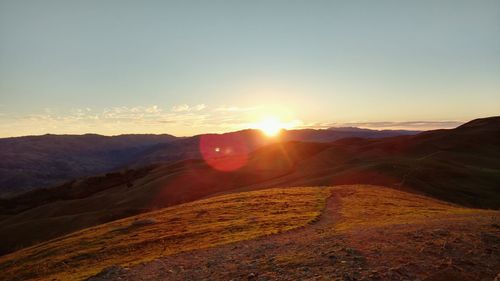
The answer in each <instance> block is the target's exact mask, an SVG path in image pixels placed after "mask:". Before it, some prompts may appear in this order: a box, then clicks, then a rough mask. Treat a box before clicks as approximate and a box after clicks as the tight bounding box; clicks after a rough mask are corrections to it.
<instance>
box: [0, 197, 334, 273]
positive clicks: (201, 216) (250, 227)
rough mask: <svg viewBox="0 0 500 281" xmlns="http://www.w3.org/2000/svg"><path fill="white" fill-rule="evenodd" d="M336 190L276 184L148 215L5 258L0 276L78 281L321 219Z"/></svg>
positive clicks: (1, 259) (2, 259)
mask: <svg viewBox="0 0 500 281" xmlns="http://www.w3.org/2000/svg"><path fill="white" fill-rule="evenodd" d="M329 194H330V191H329V189H322V188H287V189H269V190H261V191H254V192H245V193H238V194H230V195H225V196H220V197H215V198H209V199H205V200H200V201H196V202H192V203H188V204H183V205H178V206H175V207H171V208H167V209H163V210H159V211H156V212H151V213H146V214H141V215H138V216H134V217H130V218H126V219H122V220H118V221H115V222H111V223H107V224H103V225H100V226H96V227H92V228H87V229H84V230H82V231H79V232H75V233H73V234H70V235H67V236H64V237H61V238H58V239H54V240H51V241H48V242H45V243H41V244H38V245H36V246H33V247H29V248H25V249H22V250H19V251H17V252H14V253H12V254H9V255H6V256H3V257H0V272H2V276H0V278H3V279H6V280H16V279H22V280H27V279H29V280H78V279H84V278H86V277H89V276H91V275H93V274H95V273H97V272H99V271H101V270H102V269H103V268H105V267H108V266H111V265H115V264H118V265H123V266H130V265H133V264H138V263H142V262H147V261H151V260H153V259H156V258H158V257H161V256H166V255H171V254H175V253H179V252H184V251H189V250H193V249H201V248H207V247H213V246H216V245H221V244H225V243H231V242H236V241H241V240H246V239H252V238H255V237H258V236H262V235H269V234H274V233H278V232H282V231H287V230H290V229H293V228H297V227H300V226H304V225H306V224H307V223H309V222H311V221H313V220H315V219H317V218H318V216H319V214H320V213H321V210H322V208H323V207H324V205H325V201H326V198H327V197H328V196H329Z"/></svg>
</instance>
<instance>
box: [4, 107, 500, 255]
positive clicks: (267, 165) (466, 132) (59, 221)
mask: <svg viewBox="0 0 500 281" xmlns="http://www.w3.org/2000/svg"><path fill="white" fill-rule="evenodd" d="M247 133H249V132H247ZM200 137H201V136H200ZM230 139H231V138H230ZM498 139H500V117H492V118H485V119H479V120H473V121H471V122H469V123H467V124H464V125H462V126H460V127H458V128H455V129H449V130H434V131H427V132H422V133H420V134H417V135H407V136H395V137H390V138H382V139H363V138H359V137H355V138H344V139H340V140H337V141H334V142H326V143H325V142H323V143H321V142H299V141H285V142H275V143H272V144H269V145H266V146H262V147H259V148H257V149H256V150H255V151H253V152H251V153H250V154H249V155H248V158H247V159H246V163H245V165H243V166H242V167H240V168H238V169H236V170H234V171H231V172H224V171H219V170H217V169H214V168H213V167H212V166H210V165H209V164H208V163H207V162H206V161H204V160H202V159H192V160H182V161H178V162H175V163H170V164H168V163H167V164H155V165H146V166H141V167H137V168H133V169H129V170H127V171H121V172H113V173H108V174H103V175H100V176H94V177H87V178H81V179H79V180H76V181H70V182H66V183H65V184H63V185H60V186H57V187H53V188H48V189H37V190H33V191H30V192H27V193H25V194H22V195H20V196H16V197H14V198H11V199H0V226H1V227H0V240H2V241H5V242H6V243H5V244H4V245H2V247H0V255H1V254H2V253H6V252H10V251H12V250H13V249H16V248H18V247H21V246H26V245H30V244H32V243H35V242H40V241H45V240H47V239H51V238H54V237H57V236H60V235H62V234H66V233H70V232H73V231H76V230H78V229H82V228H85V227H89V226H93V225H97V224H101V223H105V222H108V221H112V220H116V219H119V218H124V217H128V216H131V215H134V214H138V213H143V212H147V211H151V210H156V209H160V208H164V207H168V206H174V205H177V204H181V203H185V202H191V201H194V200H198V199H200V198H206V197H210V196H214V195H217V194H223V193H233V192H240V191H250V190H258V189H265V188H270V187H294V186H332V185H343V184H371V185H382V186H386V187H391V188H394V189H402V190H406V191H411V192H413V193H419V194H424V195H427V196H431V197H434V198H437V199H441V200H444V201H448V202H452V203H455V204H460V205H463V206H470V207H479V208H493V209H499V208H500V185H499V183H500V169H499V167H500V143H499V142H498ZM187 140H189V141H192V142H195V143H196V141H195V140H196V139H191V138H188V139H187ZM221 143H222V142H221ZM227 147H229V148H230V147H231V146H230V144H229V145H228V146H227ZM220 148H221V149H225V148H226V147H220ZM156 149H157V148H155V149H154V150H156ZM224 160H225V159H221V161H224ZM40 229H45V230H46V231H45V232H44V234H43V235H42V234H41V233H40V231H39V230H40ZM12 233H17V234H16V236H13V235H11V234H12Z"/></svg>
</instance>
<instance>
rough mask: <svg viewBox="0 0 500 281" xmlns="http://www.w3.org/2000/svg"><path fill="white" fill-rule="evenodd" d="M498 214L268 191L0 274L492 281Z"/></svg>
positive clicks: (357, 192)
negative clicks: (111, 267) (104, 273)
mask: <svg viewBox="0 0 500 281" xmlns="http://www.w3.org/2000/svg"><path fill="white" fill-rule="evenodd" d="M498 215H499V212H498V211H487V210H477V209H468V208H463V207H459V206H456V205H452V204H449V203H445V202H442V201H438V200H435V199H432V198H428V197H424V196H420V195H415V194H412V193H406V192H401V191H397V190H394V189H390V188H385V187H380V186H337V187H323V188H320V187H316V188H313V187H302V188H286V189H266V190H261V191H252V192H244V193H236V194H230V195H224V196H218V197H213V198H210V199H204V200H199V201H195V202H191V203H187V204H181V205H178V206H174V207H170V208H166V209H163V210H159V211H155V212H150V213H146V214H142V215H138V216H134V217H130V218H126V219H122V220H118V221H115V222H112V223H107V224H103V225H100V226H96V227H92V228H88V229H84V230H82V231H79V232H75V233H73V234H71V235H68V236H64V237H61V238H58V239H54V240H51V241H48V242H45V243H41V244H38V245H36V246H33V247H29V248H25V249H22V250H19V251H17V252H14V253H11V254H9V255H6V256H3V257H0V271H1V272H2V273H3V275H2V277H3V278H4V279H6V280H10V279H14V277H16V278H18V279H20V280H80V279H84V278H86V277H89V276H92V275H96V274H97V273H98V272H100V271H101V270H103V269H105V268H108V269H105V270H104V271H103V272H106V274H111V275H107V276H108V277H107V278H115V279H117V278H118V277H120V278H121V280H138V279H141V280H207V279H212V280H229V279H232V278H236V279H251V278H255V277H257V275H258V276H259V277H260V276H262V277H263V278H267V279H271V280H273V279H280V278H281V279H291V280H301V279H302V280H303V279H318V280H335V279H336V278H337V279H338V278H340V279H341V280H343V279H346V278H351V279H359V278H361V277H364V278H365V279H367V278H368V280H370V279H369V278H371V279H374V278H375V279H376V280H401V279H404V278H407V279H409V280H415V279H421V280H424V279H425V278H427V277H432V276H438V277H437V278H438V279H429V280H442V279H443V278H441V279H439V276H442V274H445V275H444V276H445V278H451V279H449V280H469V279H470V278H472V279H470V280H483V279H485V278H486V279H485V280H491V278H492V276H494V275H493V274H496V273H495V270H498V269H500V263H499V262H498V261H499V260H500V259H499V258H500V237H499V236H498V235H499V234H498V224H499V223H500V222H499V221H498ZM301 226H304V227H301ZM292 229H295V230H293V231H287V230H292ZM270 234H273V235H270ZM153 261H154V262H153ZM110 266H114V268H120V270H117V271H114V270H111V271H110V270H109V268H110ZM457 268H458V269H457ZM443 270H445V271H444V273H443ZM457 270H458V273H457V272H456V271H457ZM449 271H451V273H450V272H449ZM113 274H115V275H113ZM450 274H451V275H450ZM456 274H459V275H456ZM252 276H253V277H252ZM377 276H378V277H377ZM450 276H451V277H450ZM457 276H458V277H457ZM465 277H467V278H469V279H467V278H465ZM342 278H343V279H342ZM377 278H379V279H377ZM488 278H490V279H488ZM115 279H113V280H115ZM96 280H101V279H96Z"/></svg>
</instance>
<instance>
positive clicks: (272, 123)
mask: <svg viewBox="0 0 500 281" xmlns="http://www.w3.org/2000/svg"><path fill="white" fill-rule="evenodd" d="M258 128H259V129H260V130H261V131H262V132H263V133H264V134H265V135H266V136H269V137H274V136H276V135H278V134H279V132H280V131H281V130H282V129H283V128H284V126H283V124H282V123H281V122H280V121H279V120H278V119H276V118H266V119H264V120H262V122H260V123H259V124H258Z"/></svg>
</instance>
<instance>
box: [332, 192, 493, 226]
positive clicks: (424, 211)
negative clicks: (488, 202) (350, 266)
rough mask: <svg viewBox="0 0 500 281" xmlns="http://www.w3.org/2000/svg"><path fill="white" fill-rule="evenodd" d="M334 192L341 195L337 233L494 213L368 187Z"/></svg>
mask: <svg viewBox="0 0 500 281" xmlns="http://www.w3.org/2000/svg"><path fill="white" fill-rule="evenodd" d="M332 189H333V192H334V193H335V192H342V194H343V196H341V198H340V203H341V206H342V209H341V210H340V216H341V221H339V222H338V224H336V226H335V229H336V230H348V229H351V228H354V227H366V228H371V227H377V226H388V225H393V224H411V223H424V222H429V221H430V220H441V219H443V217H445V216H446V217H447V219H452V217H457V218H459V217H461V216H463V215H474V214H476V215H477V214H493V213H494V212H492V211H487V210H479V209H470V208H462V207H458V206H456V205H452V204H448V203H445V202H442V201H438V200H434V199H432V198H429V197H424V196H419V195H416V194H411V193H406V192H402V191H397V190H394V189H390V188H385V187H380V186H369V185H357V186H354V185H353V186H339V187H333V188H332Z"/></svg>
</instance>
